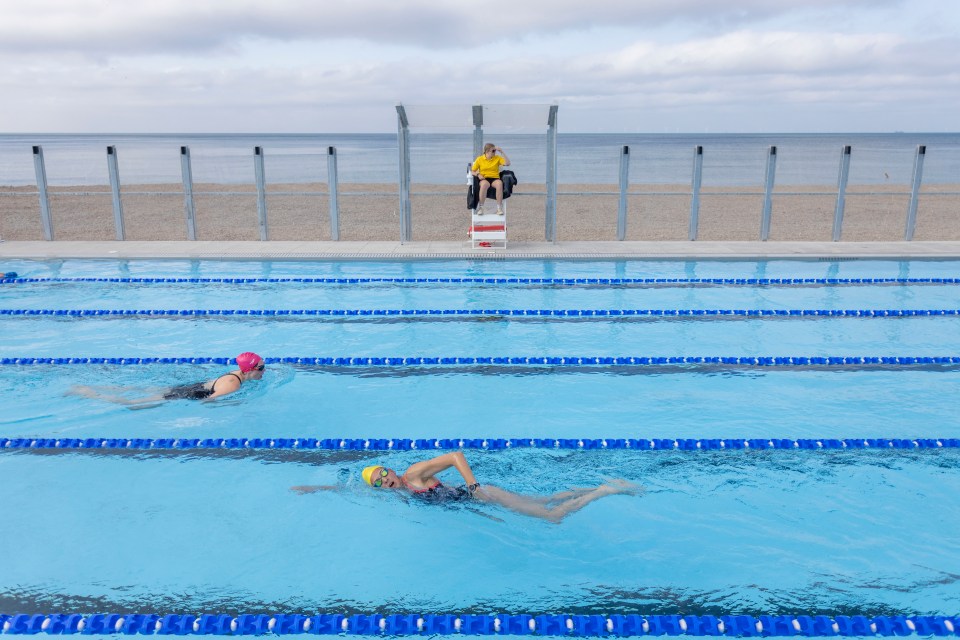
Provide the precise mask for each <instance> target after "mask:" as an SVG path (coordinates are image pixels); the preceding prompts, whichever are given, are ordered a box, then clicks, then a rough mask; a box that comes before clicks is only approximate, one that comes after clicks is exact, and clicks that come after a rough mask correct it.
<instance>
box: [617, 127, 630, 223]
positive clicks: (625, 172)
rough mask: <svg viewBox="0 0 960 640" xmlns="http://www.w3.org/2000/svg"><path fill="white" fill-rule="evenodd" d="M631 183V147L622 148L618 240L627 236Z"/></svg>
mask: <svg viewBox="0 0 960 640" xmlns="http://www.w3.org/2000/svg"><path fill="white" fill-rule="evenodd" d="M629 185H630V147H628V146H626V145H624V146H623V148H622V149H621V150H620V202H619V203H618V205H617V240H624V239H625V238H626V237H627V189H628V188H629Z"/></svg>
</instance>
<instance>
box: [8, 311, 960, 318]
mask: <svg viewBox="0 0 960 640" xmlns="http://www.w3.org/2000/svg"><path fill="white" fill-rule="evenodd" d="M0 316H28V317H34V316H44V317H47V316H56V317H61V316H64V317H71V318H75V317H104V316H107V317H114V318H116V317H133V316H136V317H148V318H151V317H152V318H156V317H163V318H169V317H175V318H193V317H198V316H203V317H210V316H223V317H234V316H239V317H244V318H246V317H251V316H254V317H268V318H273V317H279V318H283V317H299V316H314V317H353V316H357V317H375V318H381V317H444V318H458V317H478V316H503V317H509V318H604V319H605V318H667V319H669V318H700V317H703V318H713V317H737V318H811V317H816V318H923V317H940V316H952V317H956V316H960V309H0Z"/></svg>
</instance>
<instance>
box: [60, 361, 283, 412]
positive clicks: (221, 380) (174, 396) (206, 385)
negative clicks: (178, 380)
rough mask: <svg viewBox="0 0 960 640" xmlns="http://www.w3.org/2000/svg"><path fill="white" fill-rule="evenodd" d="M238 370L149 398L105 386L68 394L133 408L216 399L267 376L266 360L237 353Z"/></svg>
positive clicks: (170, 389)
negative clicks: (128, 396) (251, 381)
mask: <svg viewBox="0 0 960 640" xmlns="http://www.w3.org/2000/svg"><path fill="white" fill-rule="evenodd" d="M237 367H238V368H237V369H234V370H233V371H230V372H228V373H225V374H223V375H222V376H219V377H217V378H214V379H212V380H206V381H204V382H194V383H192V384H182V385H177V386H175V387H170V388H169V389H167V390H165V391H163V392H161V393H159V394H154V395H151V396H147V397H145V398H127V397H124V396H122V395H116V394H113V393H105V392H104V391H103V388H102V387H101V388H95V387H86V386H80V385H76V386H74V387H73V388H72V389H71V390H70V391H69V392H68V393H69V394H71V395H78V396H84V397H87V398H95V399H98V400H106V401H108V402H115V403H117V404H122V405H126V406H128V407H130V408H132V409H145V408H147V407H153V406H156V405H158V404H159V403H160V402H162V401H164V400H215V399H217V398H222V397H223V396H225V395H228V394H231V393H233V392H235V391H237V390H238V389H240V386H241V385H242V384H243V383H244V382H247V381H248V380H259V379H260V378H262V377H263V370H264V362H263V358H261V357H260V356H259V355H257V354H256V353H253V352H252V351H245V352H244V353H241V354H240V355H238V356H237Z"/></svg>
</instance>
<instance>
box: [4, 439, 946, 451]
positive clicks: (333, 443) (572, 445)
mask: <svg viewBox="0 0 960 640" xmlns="http://www.w3.org/2000/svg"><path fill="white" fill-rule="evenodd" d="M958 448H960V438H798V439H790V438H203V439H201V438H29V437H27V438H24V437H20V438H16V437H14V438H0V449H7V450H24V449H27V450H38V451H39V450H43V451H50V450H77V449H84V450H137V451H147V450H152V451H162V450H178V451H182V450H220V449H230V450H236V449H249V450H302V451H312V450H321V451H437V450H459V449H474V450H487V451H505V450H511V449H568V450H588V451H589V450H610V451H614V450H632V451H724V450H727V451H742V450H756V451H764V450H780V451H793V450H805V451H818V450H892V449H908V450H909V449H917V450H919V449H924V450H938V449H958Z"/></svg>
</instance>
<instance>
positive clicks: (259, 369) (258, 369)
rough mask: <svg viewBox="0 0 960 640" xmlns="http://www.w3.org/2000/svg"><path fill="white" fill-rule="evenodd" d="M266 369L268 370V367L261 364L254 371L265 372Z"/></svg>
mask: <svg viewBox="0 0 960 640" xmlns="http://www.w3.org/2000/svg"><path fill="white" fill-rule="evenodd" d="M266 368H267V365H266V364H264V363H262V362H261V363H260V364H258V365H257V366H255V367H254V368H253V370H254V371H263V370H264V369H266Z"/></svg>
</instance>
